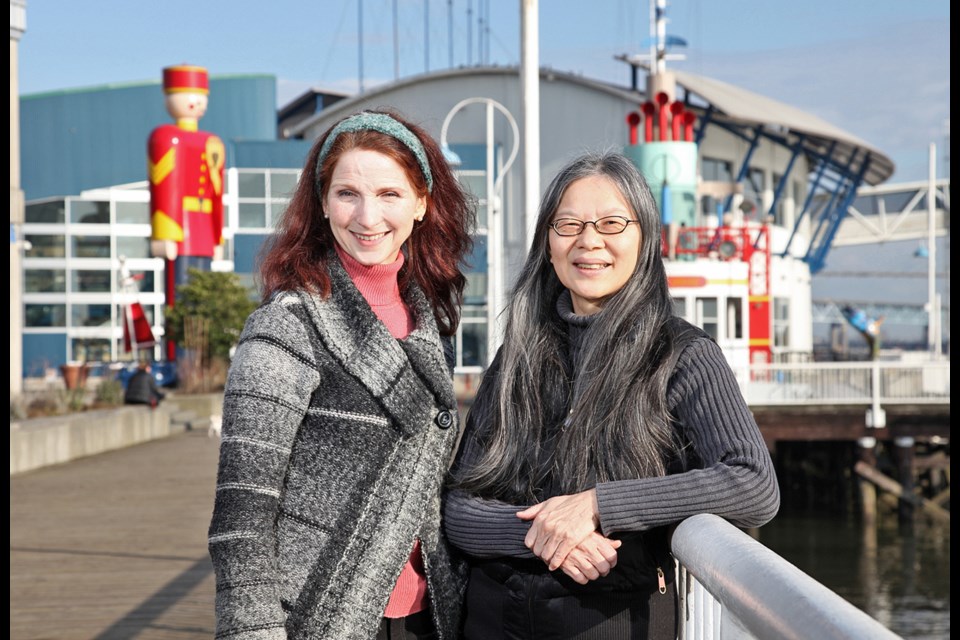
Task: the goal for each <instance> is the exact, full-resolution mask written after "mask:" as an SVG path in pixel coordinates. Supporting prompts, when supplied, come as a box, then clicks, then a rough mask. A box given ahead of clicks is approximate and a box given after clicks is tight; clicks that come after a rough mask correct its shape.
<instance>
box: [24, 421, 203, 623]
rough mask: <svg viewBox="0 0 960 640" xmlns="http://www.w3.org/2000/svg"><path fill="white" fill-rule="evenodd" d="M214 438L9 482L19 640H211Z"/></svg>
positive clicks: (141, 448)
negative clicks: (209, 551)
mask: <svg viewBox="0 0 960 640" xmlns="http://www.w3.org/2000/svg"><path fill="white" fill-rule="evenodd" d="M218 448H219V440H218V439H216V438H213V439H210V438H208V437H207V432H206V430H202V431H186V432H184V433H180V434H177V435H174V436H171V437H169V438H165V439H162V440H154V441H151V442H148V443H144V444H140V445H136V446H132V447H128V448H126V449H120V450H117V451H111V452H108V453H102V454H99V455H96V456H91V457H88V458H82V459H79V460H75V461H73V462H69V463H66V464H62V465H57V466H53V467H46V468H43V469H37V470H35V471H30V472H27V473H23V474H18V475H14V476H11V477H10V638H11V639H12V640H91V639H95V640H107V639H114V638H117V639H120V638H123V639H132V638H136V639H138V640H150V639H174V638H176V639H185V638H197V639H199V638H205V639H209V638H213V636H214V613H213V607H214V604H213V603H214V577H213V568H212V566H211V563H210V557H209V555H208V554H207V527H208V525H209V523H210V515H211V512H212V509H213V498H214V489H215V486H216V471H217V470H216V466H217V452H218Z"/></svg>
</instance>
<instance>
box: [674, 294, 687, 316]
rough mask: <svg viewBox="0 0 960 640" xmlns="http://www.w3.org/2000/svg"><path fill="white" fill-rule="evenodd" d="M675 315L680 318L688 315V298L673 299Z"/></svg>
mask: <svg viewBox="0 0 960 640" xmlns="http://www.w3.org/2000/svg"><path fill="white" fill-rule="evenodd" d="M673 315H675V316H678V317H680V318H686V317H687V299H686V298H674V299H673Z"/></svg>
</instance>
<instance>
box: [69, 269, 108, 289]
mask: <svg viewBox="0 0 960 640" xmlns="http://www.w3.org/2000/svg"><path fill="white" fill-rule="evenodd" d="M112 280H113V276H112V274H111V273H110V272H109V271H87V270H82V271H74V272H73V277H72V279H71V281H70V290H71V291H74V292H77V293H92V292H103V291H108V292H109V291H110V283H111V281H112Z"/></svg>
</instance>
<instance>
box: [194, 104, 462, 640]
mask: <svg viewBox="0 0 960 640" xmlns="http://www.w3.org/2000/svg"><path fill="white" fill-rule="evenodd" d="M472 223H473V207H472V203H471V202H470V201H469V198H468V197H467V195H466V193H465V192H464V191H463V189H462V188H461V186H460V184H459V183H458V182H457V180H456V178H455V176H454V175H453V173H452V171H451V170H450V168H449V167H448V166H447V163H446V161H445V160H444V158H443V154H442V152H441V151H440V148H439V147H438V145H437V144H436V142H434V141H433V140H432V139H431V137H430V136H429V135H428V134H427V133H426V132H425V131H424V130H423V129H421V128H420V127H418V126H416V125H414V124H413V123H411V122H408V121H407V120H405V119H403V118H402V117H401V116H400V115H398V114H396V113H392V112H387V111H363V112H359V113H355V114H353V115H351V116H349V117H346V118H344V119H343V120H341V121H339V122H338V123H336V124H335V125H334V126H333V127H331V128H330V129H329V130H328V131H327V132H326V133H325V134H324V135H322V136H321V137H320V138H319V139H318V140H317V142H316V144H315V145H314V147H313V149H312V150H311V152H310V154H309V157H308V160H307V163H306V165H305V167H304V170H303V174H302V176H301V178H300V183H299V185H298V187H297V190H296V193H295V194H294V196H293V199H292V200H291V202H290V206H289V208H288V209H287V211H286V213H285V214H284V217H283V220H282V222H281V224H280V228H279V229H278V230H277V233H276V235H275V236H274V238H273V241H272V243H271V244H270V245H269V246H268V247H267V250H266V253H265V256H264V259H263V261H262V265H261V268H260V279H261V281H262V286H263V295H264V300H263V303H262V304H261V306H260V307H259V308H258V309H257V310H256V311H255V312H254V313H253V314H252V315H251V316H250V318H249V319H248V320H247V323H246V326H245V327H244V330H243V334H242V335H241V338H240V342H239V346H238V347H237V351H236V354H235V356H234V359H233V362H232V364H231V368H230V373H229V376H228V380H227V385H226V388H225V392H224V406H223V426H222V440H221V445H220V466H219V473H218V478H217V497H216V503H215V506H214V513H213V519H212V522H211V524H210V532H209V548H210V555H211V557H212V559H213V565H214V568H215V570H216V575H217V599H216V612H217V637H226V636H229V637H231V638H232V639H236V638H338V639H347V638H375V637H379V638H408V639H415V638H441V639H443V638H454V637H456V635H457V630H458V628H459V615H460V608H461V596H462V591H463V584H464V580H463V579H464V576H465V574H464V572H463V570H462V569H461V568H460V566H459V565H458V563H457V562H456V561H455V560H454V559H453V554H452V553H451V551H450V548H449V547H448V544H447V542H446V539H445V538H444V536H443V534H442V532H441V530H440V489H441V485H442V482H443V478H444V475H445V472H446V470H447V467H448V464H449V461H450V460H451V457H452V454H453V450H454V446H455V445H456V442H457V439H458V432H459V424H458V413H457V400H456V397H455V395H454V391H453V383H452V372H453V354H454V350H453V344H452V336H453V335H454V334H455V333H456V329H457V325H458V323H459V320H460V304H461V301H462V293H463V288H464V285H465V283H466V279H465V277H464V275H463V273H462V271H461V269H462V265H463V261H464V259H465V258H466V256H467V254H468V253H469V251H470V249H471V239H470V229H471V228H472Z"/></svg>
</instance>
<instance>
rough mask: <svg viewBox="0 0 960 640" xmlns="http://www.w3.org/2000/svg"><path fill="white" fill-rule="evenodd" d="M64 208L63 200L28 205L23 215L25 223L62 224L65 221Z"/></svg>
mask: <svg viewBox="0 0 960 640" xmlns="http://www.w3.org/2000/svg"><path fill="white" fill-rule="evenodd" d="M65 211H66V207H65V206H64V203H63V200H56V201H54V202H38V203H36V204H28V205H27V208H26V211H25V213H24V221H25V222H37V223H45V224H63V223H64V222H65V221H66V214H65V213H64V212H65Z"/></svg>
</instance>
